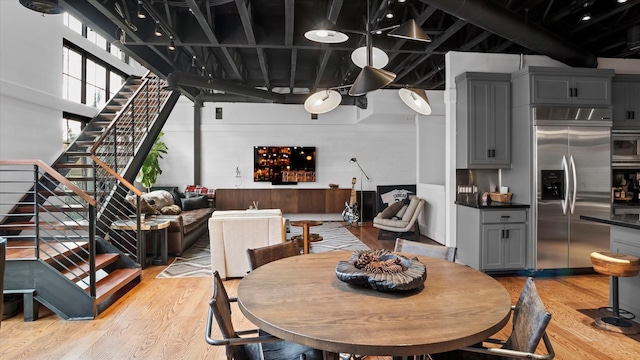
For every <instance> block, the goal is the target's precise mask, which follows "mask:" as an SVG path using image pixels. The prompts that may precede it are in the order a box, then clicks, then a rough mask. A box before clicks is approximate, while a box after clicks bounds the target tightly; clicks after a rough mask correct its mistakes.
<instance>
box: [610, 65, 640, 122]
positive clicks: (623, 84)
mask: <svg viewBox="0 0 640 360" xmlns="http://www.w3.org/2000/svg"><path fill="white" fill-rule="evenodd" d="M611 88H612V91H611V92H612V96H613V129H614V130H640V75H616V76H614V77H613V83H612V86H611Z"/></svg>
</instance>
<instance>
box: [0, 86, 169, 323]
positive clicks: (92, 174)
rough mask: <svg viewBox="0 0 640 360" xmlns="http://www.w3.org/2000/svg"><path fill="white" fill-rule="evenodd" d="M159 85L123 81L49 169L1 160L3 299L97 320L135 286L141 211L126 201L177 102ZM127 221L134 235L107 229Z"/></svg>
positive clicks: (39, 163)
mask: <svg viewBox="0 0 640 360" xmlns="http://www.w3.org/2000/svg"><path fill="white" fill-rule="evenodd" d="M162 86H163V82H162V81H161V80H160V79H158V78H157V77H155V76H151V75H150V74H147V75H145V76H144V77H142V78H140V77H132V78H129V79H128V80H127V82H126V83H125V84H124V85H123V86H122V88H121V89H120V91H119V92H118V93H117V94H116V95H115V96H114V97H113V98H112V99H111V100H110V101H109V102H108V103H107V104H106V105H105V107H104V108H103V109H102V111H101V112H100V113H99V114H98V115H97V116H96V117H95V118H94V119H92V120H91V121H90V122H89V123H88V124H87V126H86V127H85V128H84V129H83V131H82V133H81V134H80V135H79V136H78V138H77V139H76V140H75V141H74V142H73V143H72V144H70V145H69V147H68V148H67V149H66V150H65V151H64V152H63V153H62V154H61V155H60V157H59V158H58V159H57V160H56V161H55V162H54V163H53V164H52V165H48V164H45V163H44V162H42V161H40V160H0V185H1V187H0V237H4V238H6V239H7V253H6V256H7V262H6V277H5V284H4V291H5V293H13V294H15V293H24V294H29V298H30V297H31V296H33V299H34V300H35V301H36V302H37V303H39V304H42V305H44V306H46V307H47V308H49V309H51V310H52V311H53V312H55V313H56V314H58V315H59V316H60V317H62V318H64V319H68V320H76V319H93V318H95V317H96V316H97V315H98V314H99V313H100V312H102V311H103V310H104V309H106V308H107V307H108V306H109V305H111V304H112V303H113V302H115V301H116V300H117V299H118V298H120V297H121V296H122V295H124V294H125V293H126V292H127V291H128V290H129V289H131V288H132V287H134V286H135V285H136V284H138V283H139V282H140V281H141V273H142V271H141V269H142V268H143V266H144V264H143V263H142V261H141V259H144V255H145V254H144V252H145V249H144V243H145V242H144V241H141V239H142V231H141V230H140V207H139V206H138V207H137V209H134V210H132V207H131V206H130V205H129V204H128V202H127V201H126V200H125V196H126V195H127V194H132V196H135V197H137V200H138V201H137V202H136V203H137V204H140V201H139V197H140V195H141V194H142V193H141V192H140V191H139V190H138V189H136V188H135V187H134V186H133V185H132V183H133V181H134V179H135V176H136V174H137V173H138V171H139V169H140V167H141V166H142V163H143V162H144V159H145V158H146V156H147V154H148V152H149V150H150V149H151V146H152V145H153V142H154V141H155V139H156V138H157V136H158V134H159V133H160V130H161V129H162V127H163V125H164V123H165V122H166V120H167V118H168V116H169V114H170V113H171V110H172V109H173V107H174V106H175V104H176V102H177V100H178V97H179V95H180V94H179V93H178V92H175V93H174V92H171V91H167V90H163V89H162ZM131 214H135V216H136V218H137V224H138V226H137V231H135V232H124V231H113V230H111V229H110V225H111V223H112V222H113V221H114V220H117V219H122V218H128V217H130V216H131ZM139 245H140V246H139ZM27 298H28V297H27V296H26V295H25V299H27ZM36 305H37V304H36ZM36 308H37V307H36ZM25 315H26V304H25ZM35 315H36V318H37V314H35Z"/></svg>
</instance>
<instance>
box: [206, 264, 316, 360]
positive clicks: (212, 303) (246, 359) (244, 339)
mask: <svg viewBox="0 0 640 360" xmlns="http://www.w3.org/2000/svg"><path fill="white" fill-rule="evenodd" d="M237 300H238V299H237V298H229V295H228V294H227V290H226V289H225V288H224V284H223V283H222V279H221V278H220V275H219V274H218V272H217V271H214V272H213V295H212V296H211V300H209V315H208V317H207V328H206V334H205V340H206V341H207V343H208V344H209V345H214V346H224V347H225V348H226V356H227V360H321V359H322V351H320V350H316V349H312V348H310V347H306V346H304V345H300V344H296V343H292V342H289V341H284V340H282V339H280V338H277V337H275V336H273V335H271V334H269V333H267V332H265V331H263V330H261V329H251V330H240V331H236V330H235V329H234V327H233V322H232V320H231V303H232V302H235V301H237ZM214 317H215V319H216V322H217V323H218V327H219V328H220V334H221V335H222V339H214V338H212V337H211V336H212V333H213V318H214ZM247 335H252V336H250V337H249V336H247Z"/></svg>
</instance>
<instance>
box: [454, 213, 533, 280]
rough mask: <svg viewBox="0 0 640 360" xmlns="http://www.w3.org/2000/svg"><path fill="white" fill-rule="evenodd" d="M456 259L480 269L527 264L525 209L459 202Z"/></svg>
mask: <svg viewBox="0 0 640 360" xmlns="http://www.w3.org/2000/svg"><path fill="white" fill-rule="evenodd" d="M457 211H458V217H457V218H458V226H457V239H458V240H457V243H456V246H457V248H458V252H457V253H458V261H460V262H461V263H463V264H465V265H468V266H470V267H472V268H474V269H477V270H480V271H503V270H521V269H524V268H525V267H526V253H527V250H526V249H527V210H526V209H522V208H519V209H475V208H470V207H467V206H460V205H459V206H458V207H457Z"/></svg>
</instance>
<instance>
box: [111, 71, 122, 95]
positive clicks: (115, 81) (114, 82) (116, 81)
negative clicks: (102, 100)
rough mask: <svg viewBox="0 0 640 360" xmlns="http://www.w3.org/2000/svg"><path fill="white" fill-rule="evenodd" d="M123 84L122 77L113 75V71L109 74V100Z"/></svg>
mask: <svg viewBox="0 0 640 360" xmlns="http://www.w3.org/2000/svg"><path fill="white" fill-rule="evenodd" d="M123 83H124V79H123V78H122V76H120V75H118V74H116V73H114V72H113V71H110V72H109V99H111V98H112V97H113V95H115V94H116V92H117V91H118V90H120V88H121V87H122V84H123Z"/></svg>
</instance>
